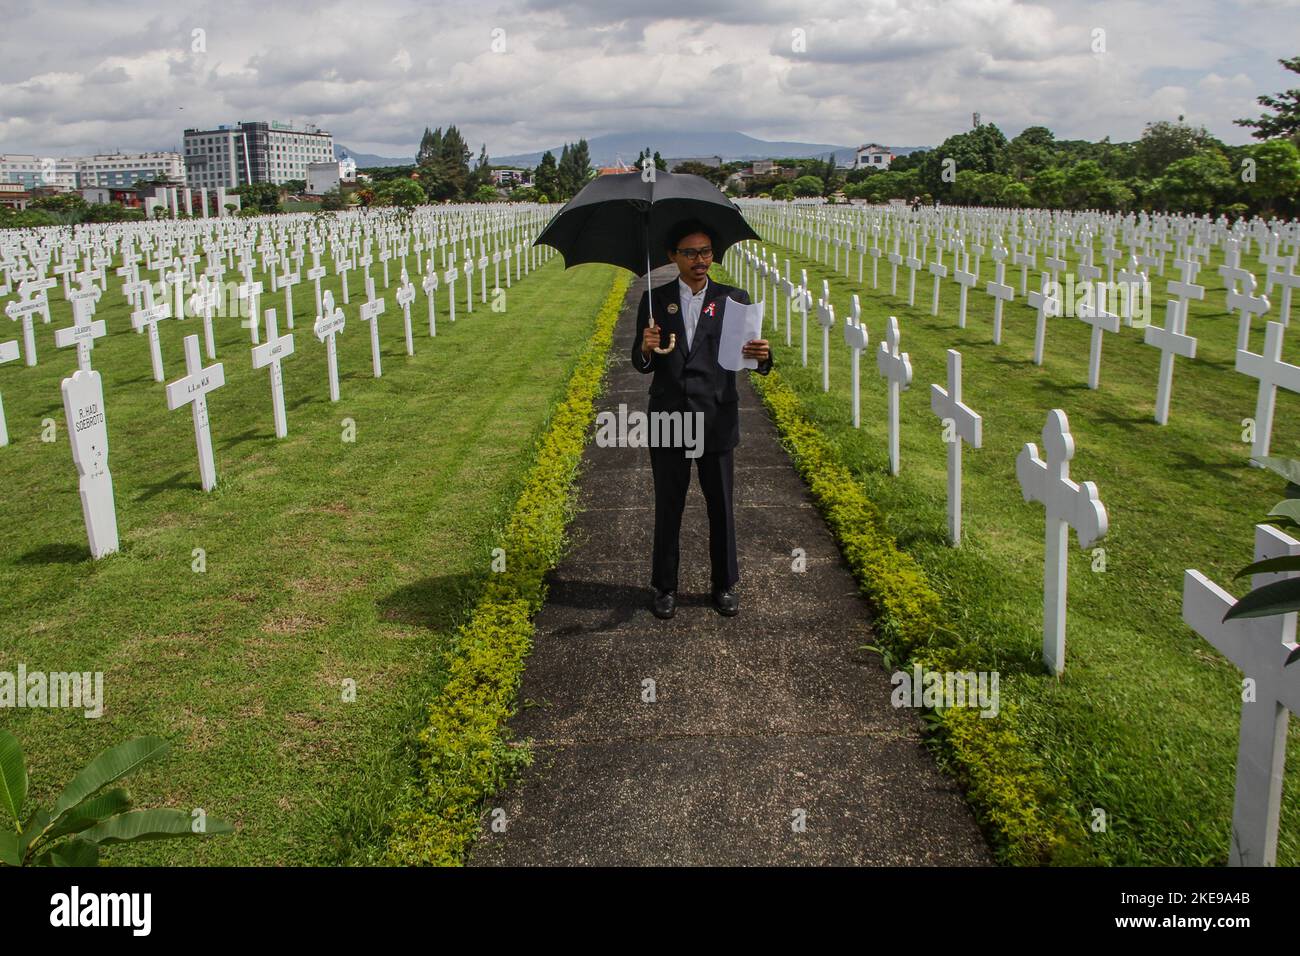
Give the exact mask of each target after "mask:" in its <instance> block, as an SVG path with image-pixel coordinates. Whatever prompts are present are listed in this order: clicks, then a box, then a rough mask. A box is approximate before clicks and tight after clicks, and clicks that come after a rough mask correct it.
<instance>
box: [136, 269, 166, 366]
mask: <svg viewBox="0 0 1300 956" xmlns="http://www.w3.org/2000/svg"><path fill="white" fill-rule="evenodd" d="M171 314H172V309H171V306H170V305H169V304H168V303H167V302H165V301H164V302H159V303H157V304H156V305H155V304H154V301H153V283H149V282H147V283H145V287H144V308H143V309H137V310H136V311H135V312H132V313H131V327H132V328H133V329H135V330H136V331H137V332H144V331H147V332H148V333H149V360H150V361H151V362H152V363H153V380H154V381H155V382H161V381H162V380H163V363H162V344H161V343H160V342H159V340H158V323H159V322H161V321H163V319H169V318H171Z"/></svg>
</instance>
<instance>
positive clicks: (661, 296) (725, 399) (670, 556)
mask: <svg viewBox="0 0 1300 956" xmlns="http://www.w3.org/2000/svg"><path fill="white" fill-rule="evenodd" d="M713 243H714V236H713V234H712V231H711V230H710V229H709V227H708V226H706V225H704V224H703V223H701V222H698V221H687V222H682V223H679V224H678V225H677V227H676V228H674V229H673V230H672V231H671V232H670V233H669V235H668V256H669V258H670V259H671V260H672V261H673V263H674V264H675V265H676V266H677V271H678V276H677V278H675V279H673V280H672V281H671V282H669V283H666V284H664V285H661V286H659V287H658V288H656V289H654V290H653V292H647V294H646V295H645V296H644V297H642V299H641V307H640V310H639V311H638V312H637V320H636V338H635V339H634V340H633V342H632V364H633V365H634V366H635V367H636V369H637V370H638V371H639V372H642V373H644V374H649V373H651V372H653V373H654V380H653V381H652V382H651V383H650V408H649V412H650V413H651V414H652V415H653V414H654V413H655V412H680V413H682V414H683V415H688V414H694V413H700V414H702V416H703V422H704V442H703V451H702V453H700V454H698V457H696V458H695V459H694V460H695V462H696V468H697V469H698V472H699V477H700V489H701V490H702V491H703V492H704V501H705V505H706V507H707V510H708V513H709V559H710V565H711V568H712V581H713V588H712V596H713V606H714V607H715V608H716V609H717V611H718V613H719V614H723V615H726V616H728V617H730V616H731V615H734V614H735V613H736V612H737V611H738V610H739V608H740V604H739V602H738V600H737V598H736V593H735V590H734V589H735V586H736V583H737V581H738V580H739V579H740V571H739V568H738V566H737V562H736V523H735V519H734V517H733V513H732V506H731V489H732V464H733V462H732V457H733V451H734V449H735V447H736V445H737V444H738V443H739V442H740V414H739V409H738V406H739V403H740V396H739V394H738V393H737V392H736V373H735V372H731V371H728V370H726V369H724V368H723V367H722V366H720V365H719V364H718V341H719V338H720V336H721V333H722V315H723V310H724V309H725V308H726V303H727V300H728V299H729V298H731V299H735V300H737V301H738V302H741V303H744V304H745V305H748V304H749V294H748V293H747V292H745V290H744V289H739V288H736V287H735V286H729V285H723V284H722V283H720V282H714V281H713V280H712V279H710V278H709V267H710V266H711V265H712V264H713ZM651 295H653V296H654V317H655V324H654V325H650V322H649V318H650V309H649V305H650V296H651ZM672 336H676V344H675V345H674V347H673V348H672V349H671V350H670V351H668V352H667V354H660V353H659V352H658V351H656V350H657V349H659V348H661V347H666V346H667V345H668V344H669V342H670V341H672V338H671V337H672ZM744 355H745V357H746V358H751V359H756V360H757V361H758V372H759V373H760V374H763V375H766V374H767V373H768V372H769V371H770V370H771V368H772V353H771V349H770V348H769V347H768V343H767V340H766V339H755V340H753V341H751V342H748V343H747V344H746V345H745V346H744ZM650 467H651V470H652V471H653V473H654V485H655V538H654V557H653V572H652V578H651V583H652V584H653V586H654V590H655V596H654V601H653V603H652V604H651V610H653V611H654V614H655V616H656V617H659V618H664V619H666V618H670V617H672V616H673V614H674V613H675V612H676V608H677V565H678V558H679V550H678V539H679V535H680V531H681V526H682V509H683V508H685V506H686V492H687V490H688V489H689V488H690V484H691V458H689V457H687V454H686V449H684V448H654V447H652V448H651V449H650Z"/></svg>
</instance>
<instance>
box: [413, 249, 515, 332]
mask: <svg viewBox="0 0 1300 956" xmlns="http://www.w3.org/2000/svg"><path fill="white" fill-rule="evenodd" d="M509 253H510V250H509V249H507V250H506V254H507V255H508V254H509ZM507 266H509V263H507ZM420 285H421V286H422V287H423V288H424V294H425V296H426V297H427V298H428V300H429V335H430V336H431V337H432V336H435V335H437V334H438V316H437V312H436V311H435V308H434V299H433V294H434V293H435V292H437V291H438V270H437V269H430V270H429V271H428V273H426V274H425V277H424V281H423V282H422V283H420ZM509 287H510V269H509V268H507V269H506V288H509Z"/></svg>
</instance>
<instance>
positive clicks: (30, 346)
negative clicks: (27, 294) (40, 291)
mask: <svg viewBox="0 0 1300 956" xmlns="http://www.w3.org/2000/svg"><path fill="white" fill-rule="evenodd" d="M44 307H45V306H44V296H41V297H40V298H35V299H23V300H21V301H18V300H15V301H13V302H10V303H9V304H8V305H6V306H5V315H7V316H9V318H11V319H13V320H14V321H15V322H21V323H22V326H23V361H25V362H26V363H27V366H28V367H29V368H30V367H32V366H34V365H35V364H36V330H35V328H34V327H33V325H32V315H33V314H34V313H36V312H40V311H41V310H42V309H43V308H44Z"/></svg>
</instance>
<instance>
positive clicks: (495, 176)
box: [492, 166, 533, 186]
mask: <svg viewBox="0 0 1300 956" xmlns="http://www.w3.org/2000/svg"><path fill="white" fill-rule="evenodd" d="M492 184H493V185H494V186H531V185H532V184H533V180H532V177H531V176H530V175H529V174H528V170H526V169H519V168H517V167H514V166H499V167H497V168H496V169H494V170H492Z"/></svg>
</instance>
